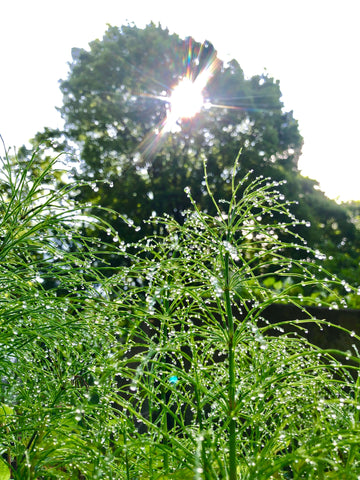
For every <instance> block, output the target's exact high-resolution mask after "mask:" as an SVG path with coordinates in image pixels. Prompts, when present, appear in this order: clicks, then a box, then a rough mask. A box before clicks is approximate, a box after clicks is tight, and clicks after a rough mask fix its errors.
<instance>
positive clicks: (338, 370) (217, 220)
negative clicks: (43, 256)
mask: <svg viewBox="0 0 360 480" xmlns="http://www.w3.org/2000/svg"><path fill="white" fill-rule="evenodd" d="M205 185H206V192H207V195H208V196H209V197H210V198H211V200H212V202H213V204H214V206H215V208H216V212H217V213H216V215H215V216H211V215H208V214H206V213H205V212H201V211H200V210H199V209H198V208H197V206H196V204H195V202H194V201H192V204H193V209H192V210H191V211H189V212H187V213H185V214H184V215H185V221H184V223H183V224H179V223H177V222H176V221H175V220H173V219H172V218H169V217H165V218H163V219H155V222H156V223H157V229H156V230H158V227H159V224H160V226H162V227H163V231H164V235H161V236H158V237H153V238H145V239H144V240H143V241H142V242H140V243H139V244H137V245H135V248H136V253H135V254H134V255H133V256H132V258H131V260H132V263H131V266H130V267H129V268H128V269H125V270H122V271H121V273H120V274H119V275H118V277H117V287H118V292H117V298H118V300H117V302H118V305H119V313H120V312H121V315H122V316H123V318H124V319H125V321H126V325H125V326H124V329H123V335H124V336H123V338H124V347H123V349H122V350H121V351H120V352H119V354H118V356H117V362H118V363H117V365H118V372H119V373H118V379H119V380H118V385H119V393H118V394H117V395H116V396H115V397H114V399H116V402H117V404H119V406H120V410H121V411H122V413H124V412H127V415H128V416H127V418H128V420H129V424H128V428H129V429H132V430H131V433H128V434H127V435H128V439H127V445H131V447H128V448H129V449H128V450H127V454H128V457H126V458H127V461H128V462H129V463H128V464H127V465H128V466H127V470H126V474H125V472H124V478H127V479H130V478H198V479H215V478H224V479H225V478H228V479H230V480H234V479H237V478H242V479H250V478H251V479H261V478H335V477H336V478H356V477H355V476H354V475H355V472H358V471H359V468H360V465H359V457H358V456H357V455H356V454H355V451H356V448H357V447H356V446H357V444H358V439H357V438H358V437H357V434H358V428H359V425H358V409H359V408H360V407H359V405H358V398H357V383H356V384H355V383H354V381H353V377H355V378H356V377H357V367H355V366H353V367H348V368H347V367H345V366H343V365H342V362H341V361H339V357H337V358H338V359H337V360H336V359H335V357H334V354H335V353H337V354H338V355H340V358H341V355H342V354H341V353H340V352H333V351H325V350H321V349H319V348H317V347H315V346H314V345H311V344H309V343H308V342H307V341H306V339H305V338H304V337H303V336H302V335H300V334H301V332H302V325H301V321H296V322H293V323H291V322H285V321H282V319H280V318H279V322H278V324H277V325H267V324H266V323H265V322H264V321H263V320H262V317H261V316H262V312H263V311H264V309H265V308H266V307H267V306H268V305H270V304H271V303H274V302H287V303H292V304H296V305H297V306H300V304H301V305H302V306H301V308H302V309H303V310H304V311H305V312H306V306H304V305H306V304H307V303H308V304H311V303H312V301H313V300H312V299H313V297H312V296H311V290H312V288H316V289H318V288H319V287H321V288H322V289H323V290H325V291H326V290H328V291H329V290H330V288H331V284H338V283H339V282H337V280H336V279H334V278H333V279H332V280H329V279H328V278H326V275H327V274H326V272H321V271H320V272H319V266H318V264H315V263H314V262H312V261H311V259H310V258H311V256H312V254H316V255H317V256H318V253H317V252H311V251H310V250H309V249H308V247H307V246H306V245H305V244H304V242H302V241H301V238H299V237H297V236H296V235H295V234H294V235H293V242H289V241H287V242H284V241H283V240H282V238H284V235H283V233H284V232H286V233H287V238H288V234H290V233H291V231H292V229H293V227H294V226H295V225H296V224H297V223H298V221H297V220H296V219H295V218H294V217H293V216H292V215H291V213H290V212H289V205H288V204H286V202H284V200H283V198H282V196H281V195H280V194H279V192H278V190H277V184H275V183H273V182H270V181H268V180H266V179H261V178H258V179H255V180H251V178H250V175H246V176H245V178H243V179H242V180H240V181H239V180H238V172H237V164H235V167H234V171H233V175H232V195H231V198H230V199H229V200H227V201H221V200H220V201H218V200H216V199H215V197H214V195H213V193H212V191H211V188H210V186H209V183H208V177H207V172H206V165H205ZM188 194H189V197H190V199H191V193H190V192H188ZM274 212H276V213H277V214H278V215H282V216H283V219H284V221H283V222H282V223H276V224H274V222H273V220H272V219H273V215H274ZM293 249H297V250H300V251H303V253H304V256H305V258H306V257H309V258H308V259H307V260H297V261H294V260H293V259H292V258H293V257H294V256H292V255H290V253H291V251H292V250H293ZM297 257H298V255H297ZM269 266H271V269H270V271H269ZM320 270H321V269H320ZM274 276H275V277H277V278H284V279H286V281H285V282H283V285H285V286H284V288H283V289H282V290H280V291H275V290H273V289H271V288H270V287H267V285H269V284H271V282H267V281H266V280H267V279H268V278H269V277H271V278H273V277H274ZM321 278H323V279H321ZM115 280H116V277H114V278H113V279H112V282H113V283H114V288H115V286H116V281H115ZM299 285H301V287H302V288H301V291H303V289H304V287H306V290H307V291H308V292H309V296H308V297H307V298H304V297H302V298H301V299H300V298H298V296H297V295H296V292H297V291H298V288H297V287H298V286H299ZM307 321H313V322H316V323H317V324H318V325H319V328H322V323H325V322H323V321H322V320H317V319H314V318H312V317H311V315H310V314H308V320H307ZM284 326H286V327H288V328H289V327H290V330H291V331H292V333H287V334H285V333H283V332H284V330H283V329H284ZM274 328H275V330H276V329H278V332H277V335H272V336H271V335H268V333H269V332H270V331H271V329H274ZM273 331H274V330H273ZM348 355H350V354H349V353H348ZM353 360H354V358H353ZM354 361H357V360H354ZM356 365H357V364H356ZM351 369H353V370H354V376H351V375H350V374H349V370H351ZM134 422H135V427H136V429H134V427H133V424H134ZM124 431H128V430H127V429H126V428H125V430H124ZM128 432H129V431H128ZM124 435H125V433H124ZM129 458H131V460H129ZM339 472H341V473H339ZM334 475H335V477H334ZM338 475H343V477H341V476H340V477H339V476H338ZM344 475H345V476H344Z"/></svg>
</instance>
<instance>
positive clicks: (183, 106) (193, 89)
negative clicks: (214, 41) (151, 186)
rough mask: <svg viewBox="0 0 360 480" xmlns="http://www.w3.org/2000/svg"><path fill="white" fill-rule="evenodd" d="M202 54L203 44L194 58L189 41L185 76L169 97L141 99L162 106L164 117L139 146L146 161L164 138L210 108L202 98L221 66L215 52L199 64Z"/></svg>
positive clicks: (185, 60)
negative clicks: (159, 101)
mask: <svg viewBox="0 0 360 480" xmlns="http://www.w3.org/2000/svg"><path fill="white" fill-rule="evenodd" d="M205 51H206V46H205V44H202V45H201V48H200V50H199V52H198V54H197V57H196V58H193V47H192V39H191V38H190V39H189V43H188V50H187V53H186V56H185V57H184V64H185V65H184V66H185V69H184V70H185V71H184V75H183V76H182V77H180V80H179V81H178V83H177V84H176V85H174V86H172V87H171V88H170V93H169V94H168V95H164V96H153V95H144V96H149V97H150V96H151V97H152V98H156V99H157V100H161V101H163V102H165V103H166V104H167V113H166V117H165V118H164V120H163V121H162V122H161V123H160V124H159V125H158V126H157V127H156V128H155V129H154V130H153V131H152V132H151V133H150V134H148V135H147V136H146V138H145V139H144V140H143V142H142V143H141V145H140V151H141V154H142V156H143V157H145V158H146V157H149V156H151V155H152V154H153V153H155V152H156V151H157V150H158V149H159V147H160V145H161V143H162V142H163V141H164V139H165V137H166V134H168V133H176V132H179V131H181V128H182V126H183V125H184V122H185V123H187V122H189V121H192V119H193V118H194V117H196V115H197V114H198V113H199V112H200V111H201V110H202V109H203V108H209V106H212V105H211V103H210V102H209V101H208V100H207V99H206V98H205V95H204V90H205V88H206V86H207V84H208V82H209V80H210V79H211V77H212V76H213V74H214V72H215V71H216V70H217V69H218V68H219V65H220V63H221V62H220V61H219V59H218V58H217V56H216V52H215V50H214V51H212V52H211V53H210V54H207V59H206V61H201V60H202V58H201V57H202V55H206V54H205V53H204V52H205ZM199 65H201V66H199Z"/></svg>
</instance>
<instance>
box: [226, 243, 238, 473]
mask: <svg viewBox="0 0 360 480" xmlns="http://www.w3.org/2000/svg"><path fill="white" fill-rule="evenodd" d="M224 277H225V278H224V280H225V288H224V295H225V308H226V317H227V327H228V339H229V340H228V356H229V388H228V403H229V415H230V422H229V466H230V470H229V479H230V480H236V420H235V419H234V418H233V415H234V410H235V345H234V319H233V315H232V310H231V300H230V285H229V252H226V253H225V258H224Z"/></svg>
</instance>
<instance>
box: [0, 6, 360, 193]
mask: <svg viewBox="0 0 360 480" xmlns="http://www.w3.org/2000/svg"><path fill="white" fill-rule="evenodd" d="M359 10H360V3H359V0H341V1H339V0H336V1H333V0H178V2H176V1H173V0H151V1H149V0H101V1H99V0H62V1H61V2H58V1H54V0H53V1H51V0H32V1H29V0H4V1H3V2H2V4H1V10H0V53H1V73H0V134H1V135H2V136H3V138H4V140H5V143H6V145H7V147H13V146H17V147H19V146H21V145H22V144H23V143H26V142H27V141H28V139H29V138H31V137H32V136H33V135H34V134H35V133H36V132H37V131H39V130H42V129H43V127H45V126H49V127H57V126H59V127H61V125H62V123H61V119H60V116H59V114H58V113H57V112H56V110H55V106H61V104H62V97H61V93H60V90H59V85H58V80H59V79H60V78H66V76H67V72H68V65H67V62H70V61H71V48H72V47H82V48H87V47H88V43H89V42H91V41H92V40H94V39H96V38H102V35H103V33H104V32H105V30H106V28H107V27H106V24H107V23H109V24H112V25H116V26H121V25H123V24H125V23H127V22H128V21H130V22H134V23H135V24H136V25H137V26H138V27H144V26H145V25H146V24H148V23H149V22H150V21H154V22H155V23H158V22H160V23H161V24H162V26H163V27H165V26H167V27H168V28H169V30H170V31H171V32H175V33H178V34H179V35H180V36H181V37H182V38H184V37H185V36H188V35H192V36H193V37H194V38H195V39H196V40H197V41H203V40H205V39H207V40H209V41H211V42H212V43H213V45H214V47H215V48H216V49H217V51H218V56H219V57H220V58H221V59H222V60H225V61H226V60H230V59H231V58H236V59H237V60H238V62H239V63H240V65H241V67H242V68H243V70H244V72H245V75H246V76H248V77H249V76H251V75H254V74H261V73H263V72H264V69H266V71H267V72H268V73H269V74H270V75H271V76H273V77H275V78H276V79H279V80H280V87H281V90H282V93H283V101H284V103H285V108H286V109H287V110H293V111H294V116H295V118H296V119H297V120H298V121H299V125H300V130H301V133H302V135H303V136H304V139H305V145H304V148H303V155H302V157H301V160H300V168H301V170H302V173H303V175H306V176H309V177H311V178H315V179H316V180H318V181H319V182H320V185H321V188H322V189H323V190H324V191H325V193H326V194H327V195H328V196H330V197H331V198H338V199H340V200H350V199H355V200H360V186H359V182H360V150H359V146H358V140H359V139H360V134H359V130H360V120H359V118H360V117H359V111H360V89H359V86H358V84H359V79H360V62H359V47H360V28H359Z"/></svg>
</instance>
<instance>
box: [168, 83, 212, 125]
mask: <svg viewBox="0 0 360 480" xmlns="http://www.w3.org/2000/svg"><path fill="white" fill-rule="evenodd" d="M169 103H170V111H171V115H172V116H174V117H175V118H191V117H193V116H194V115H196V114H197V113H198V112H199V111H200V110H201V107H202V106H203V104H204V97H203V94H202V89H201V87H200V86H199V85H198V82H192V81H191V80H190V79H189V78H184V79H182V80H180V82H179V83H178V84H177V85H176V87H175V88H174V89H173V91H172V94H171V97H170V99H169Z"/></svg>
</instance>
